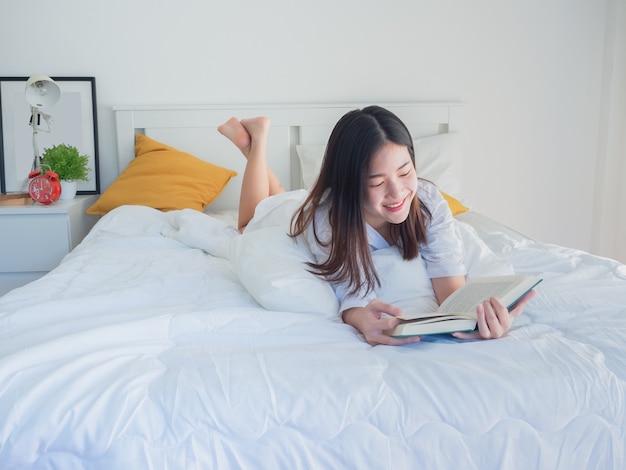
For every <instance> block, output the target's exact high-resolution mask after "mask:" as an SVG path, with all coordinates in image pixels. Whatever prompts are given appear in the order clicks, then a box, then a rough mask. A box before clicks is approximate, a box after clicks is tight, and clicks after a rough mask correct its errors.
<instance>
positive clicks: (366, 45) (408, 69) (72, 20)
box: [0, 0, 606, 250]
mask: <svg viewBox="0 0 626 470" xmlns="http://www.w3.org/2000/svg"><path fill="white" fill-rule="evenodd" d="M605 10H606V2H605V0H524V1H519V0H474V1H472V2H468V1H466V0H389V1H386V2H381V1H380V0H347V1H346V0H344V1H342V0H316V1H315V2H312V1H311V2H298V1H297V0H296V1H294V0H264V1H263V2H260V1H256V0H230V1H228V2H217V1H214V2H211V1H207V0H177V1H176V2H174V1H165V0H108V1H106V2H105V1H101V2H88V1H84V0H56V1H54V2H51V1H49V0H2V2H1V3H0V76H28V75H30V74H31V73H34V72H39V73H45V74H47V75H52V76H54V75H57V76H95V77H96V85H97V98H98V120H99V138H100V155H101V157H100V158H101V172H100V173H101V180H102V185H103V188H106V187H107V186H108V185H109V184H110V183H111V181H112V180H113V178H114V177H115V174H116V171H117V169H116V167H115V154H114V152H115V150H114V146H113V138H114V129H113V115H112V111H111V107H112V106H113V105H119V104H146V103H147V104H171V103H176V104H179V103H247V102H254V103H270V102H281V103H288V102H333V101H338V102H350V101H358V102H372V103H376V102H391V101H401V100H413V101H448V100H453V101H456V100H461V101H465V102H467V106H466V108H467V109H466V115H465V144H466V154H467V159H466V166H465V168H466V171H465V175H464V176H465V179H466V181H465V183H466V187H467V194H468V196H469V198H470V199H471V200H472V201H473V202H474V205H475V207H477V208H478V209H480V210H481V211H482V212H484V213H486V214H488V215H490V216H492V217H493V218H495V219H497V220H499V221H501V222H504V223H506V224H508V225H510V226H512V227H514V228H517V229H518V230H520V231H522V232H524V233H527V234H528V235H530V236H532V237H535V238H537V239H541V240H542V241H547V242H554V243H558V244H562V245H567V246H572V247H577V248H581V249H585V250H589V249H590V239H591V229H590V224H591V220H592V196H593V180H594V171H595V158H596V157H595V155H596V152H597V149H598V141H597V139H598V135H599V132H598V119H599V112H600V106H599V103H600V94H601V83H602V57H603V49H604V36H605Z"/></svg>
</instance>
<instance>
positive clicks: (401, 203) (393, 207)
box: [384, 197, 406, 212]
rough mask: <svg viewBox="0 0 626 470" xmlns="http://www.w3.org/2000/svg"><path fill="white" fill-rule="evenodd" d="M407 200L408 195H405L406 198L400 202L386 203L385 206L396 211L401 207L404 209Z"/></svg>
mask: <svg viewBox="0 0 626 470" xmlns="http://www.w3.org/2000/svg"><path fill="white" fill-rule="evenodd" d="M405 202H406V197H404V199H402V200H401V201H400V202H398V203H396V204H385V205H384V207H385V209H387V210H389V211H392V212H396V211H398V210H400V209H402V207H404V203H405Z"/></svg>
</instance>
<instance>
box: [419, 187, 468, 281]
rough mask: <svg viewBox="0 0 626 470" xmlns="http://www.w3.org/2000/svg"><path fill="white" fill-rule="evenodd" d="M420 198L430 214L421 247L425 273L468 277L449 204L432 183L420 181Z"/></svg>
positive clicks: (459, 237) (459, 239) (438, 275)
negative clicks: (425, 240) (423, 242)
mask: <svg viewBox="0 0 626 470" xmlns="http://www.w3.org/2000/svg"><path fill="white" fill-rule="evenodd" d="M418 196H419V198H420V200H421V201H422V202H424V204H425V205H426V207H428V210H430V213H431V220H430V223H429V224H428V225H427V227H426V236H427V242H426V244H423V245H422V246H420V253H421V254H422V258H424V261H425V262H426V272H427V273H428V276H429V277H430V278H431V279H432V278H434V277H447V276H465V275H466V274H467V269H466V268H465V265H464V263H463V258H464V256H463V243H462V241H461V236H460V235H459V233H458V232H457V227H456V221H455V220H454V217H453V216H452V212H451V211H450V207H449V206H448V203H447V202H446V200H445V199H444V198H443V196H442V195H441V193H440V192H439V190H438V189H437V188H436V187H435V185H433V184H432V183H430V182H428V181H424V180H419V184H418Z"/></svg>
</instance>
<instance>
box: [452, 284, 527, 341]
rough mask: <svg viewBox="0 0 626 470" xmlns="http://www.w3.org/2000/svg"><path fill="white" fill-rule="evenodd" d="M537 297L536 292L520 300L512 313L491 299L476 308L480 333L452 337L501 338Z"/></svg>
mask: <svg viewBox="0 0 626 470" xmlns="http://www.w3.org/2000/svg"><path fill="white" fill-rule="evenodd" d="M535 295H536V292H535V291H534V290H531V291H530V292H529V293H528V294H526V295H525V296H524V297H522V298H521V299H520V301H519V302H518V303H517V305H516V306H515V308H514V309H513V310H511V311H510V312H509V311H508V310H507V308H506V307H505V306H504V304H503V303H502V302H501V301H500V299H498V298H497V297H491V298H490V299H489V300H485V301H484V302H483V303H482V304H481V305H479V306H477V307H476V316H477V317H478V319H477V326H478V331H473V332H471V333H466V332H456V333H452V335H453V336H454V337H456V338H459V339H480V338H482V339H494V338H501V337H502V336H504V335H506V334H507V333H508V331H509V330H510V329H511V325H512V324H513V320H514V319H515V318H517V317H519V316H520V315H521V314H522V311H523V310H524V307H525V306H526V304H527V303H528V302H529V301H530V299H532V298H533V297H534V296H535Z"/></svg>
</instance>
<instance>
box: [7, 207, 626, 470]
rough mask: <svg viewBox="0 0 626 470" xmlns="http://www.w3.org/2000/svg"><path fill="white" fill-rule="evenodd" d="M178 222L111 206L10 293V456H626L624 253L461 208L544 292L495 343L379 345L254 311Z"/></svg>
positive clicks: (78, 464) (450, 460)
mask: <svg viewBox="0 0 626 470" xmlns="http://www.w3.org/2000/svg"><path fill="white" fill-rule="evenodd" d="M179 216H180V213H177V212H170V213H161V212H159V211H156V210H153V209H149V208H145V207H133V206H125V207H121V208H119V209H116V210H115V211H113V212H111V213H109V214H108V215H107V216H105V217H103V218H102V219H101V220H100V221H99V222H98V224H97V225H96V226H95V227H94V229H93V230H92V232H91V233H90V234H89V235H88V236H87V237H86V238H85V240H84V241H83V242H82V243H81V244H80V245H79V246H78V247H77V248H76V249H75V250H74V251H73V252H72V253H70V254H69V255H68V256H67V257H66V258H65V260H64V262H63V263H62V264H61V266H60V267H58V268H57V269H55V270H54V271H52V272H51V273H49V274H48V275H46V276H45V277H43V278H42V279H40V280H38V281H35V282H34V283H32V284H30V285H28V286H25V287H23V288H19V289H16V290H15V291H13V292H11V293H9V294H7V295H6V296H4V297H2V298H0V467H2V468H64V469H73V468H134V469H137V468H159V469H160V468H171V469H173V468H176V469H178V468H258V467H260V466H263V467H266V468H393V469H403V468H406V469H409V468H417V467H419V468H455V469H456V468H481V469H483V468H499V469H502V468H603V469H610V468H612V469H619V468H624V466H626V444H625V442H626V268H625V267H624V266H623V265H620V264H619V263H617V262H614V261H612V260H608V259H605V258H599V257H595V256H591V255H588V254H586V253H583V252H580V251H576V250H571V249H566V248H563V247H558V246H553V245H547V244H543V243H538V242H535V241H532V240H529V239H527V238H525V237H523V236H521V235H519V234H517V233H515V232H514V231H509V230H502V227H501V226H499V225H498V224H495V223H493V222H492V221H490V220H489V219H487V218H485V217H482V216H481V215H480V214H477V213H474V212H470V213H466V214H464V215H463V216H460V217H459V224H463V225H464V226H465V227H466V228H468V229H469V230H471V231H475V233H477V234H478V235H479V236H480V237H481V238H482V239H483V240H485V242H486V243H487V245H489V247H491V249H492V250H493V251H494V252H495V253H496V254H497V255H498V256H499V257H500V258H501V259H502V260H503V262H506V263H510V264H511V265H512V266H513V267H514V268H515V271H517V272H527V273H533V274H541V275H542V276H543V277H544V282H543V283H542V285H541V288H540V289H539V290H538V296H537V297H536V298H535V299H534V300H533V301H532V302H531V304H530V305H529V306H528V307H527V309H526V311H525V313H524V315H523V316H522V317H520V318H519V319H517V320H516V322H515V324H514V326H513V329H512V331H511V332H510V334H509V335H508V336H507V337H505V338H502V339H499V340H493V341H465V342H463V341H457V340H455V339H453V338H451V337H445V336H442V337H439V336H436V337H430V338H427V339H426V340H425V341H423V342H421V343H418V344H414V345H410V346H403V347H386V346H376V347H370V346H368V345H367V344H365V343H364V342H363V341H362V339H361V338H360V337H359V335H358V334H356V332H355V331H354V330H353V329H352V328H351V327H349V326H347V325H345V324H343V323H342V322H341V321H340V320H339V319H338V318H335V319H332V318H328V317H327V316H324V315H314V314H306V313H293V312H281V311H271V310H266V309H263V308H261V307H260V306H259V304H258V303H257V302H256V301H255V300H254V299H253V298H252V296H251V295H249V294H248V293H247V291H246V289H245V288H244V287H243V285H242V284H241V283H240V282H239V280H238V277H237V275H236V273H235V269H234V267H233V265H232V264H231V263H230V262H229V261H228V260H226V259H223V258H220V257H215V256H211V255H209V254H207V253H206V252H204V251H202V250H200V249H198V248H191V247H189V246H187V245H185V244H182V243H180V242H179V241H177V240H174V239H172V238H169V237H165V236H163V233H164V232H167V231H170V230H172V229H173V228H176V227H174V226H175V225H176V222H175V221H176V220H177V217H179ZM206 217H207V218H209V217H208V216H206ZM216 233H217V232H216ZM211 236H212V237H214V240H210V241H209V242H210V243H214V246H222V245H221V244H222V243H224V240H227V239H229V238H230V237H234V236H236V235H233V233H228V232H227V231H222V232H221V234H213V235H211Z"/></svg>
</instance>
